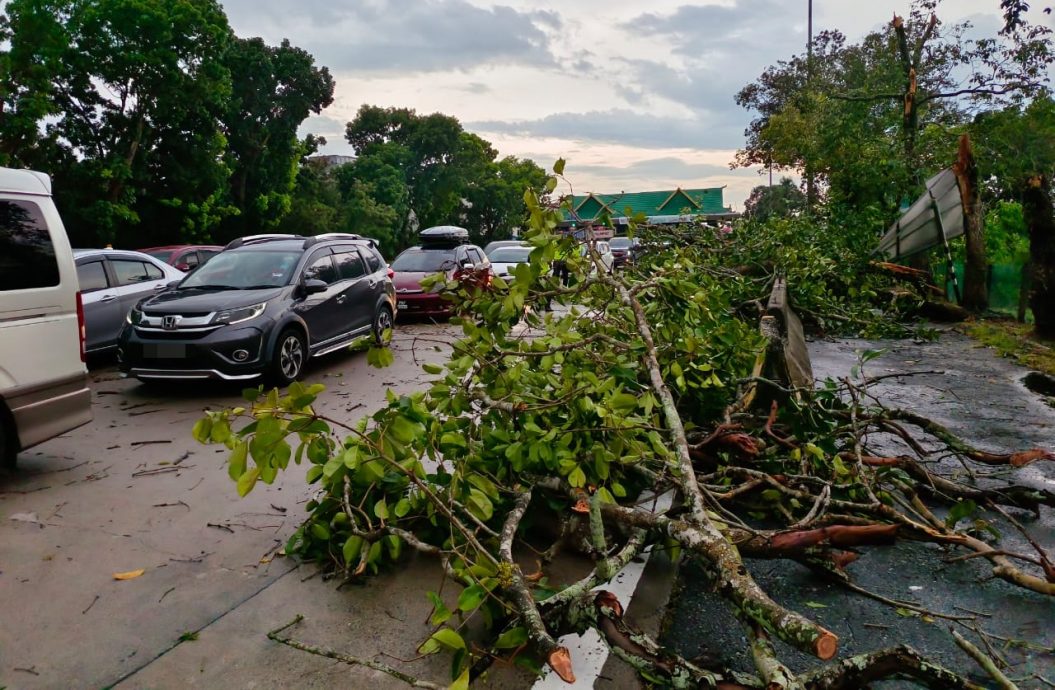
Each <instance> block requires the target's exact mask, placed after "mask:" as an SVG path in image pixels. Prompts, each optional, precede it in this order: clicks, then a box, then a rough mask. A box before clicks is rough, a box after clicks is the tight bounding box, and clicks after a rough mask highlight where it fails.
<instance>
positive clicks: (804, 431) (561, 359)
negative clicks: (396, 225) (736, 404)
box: [193, 162, 881, 684]
mask: <svg viewBox="0 0 1055 690" xmlns="http://www.w3.org/2000/svg"><path fill="white" fill-rule="evenodd" d="M557 167H559V168H562V167H563V165H562V162H558V166H557ZM549 188H550V185H545V186H544V187H543V188H542V192H543V193H542V195H541V196H540V195H539V193H538V192H534V193H532V192H531V191H528V192H527V193H525V194H524V195H523V201H524V203H525V205H526V209H527V215H528V217H529V221H528V224H529V230H528V232H527V233H526V241H527V242H528V243H529V244H530V246H531V247H533V249H532V252H531V255H530V261H529V262H528V263H526V264H522V265H519V266H518V267H517V268H516V270H515V272H514V273H513V274H512V275H510V276H508V277H506V278H495V279H494V281H493V282H491V283H484V282H479V281H474V280H452V281H448V282H443V283H442V284H440V283H437V284H438V286H439V287H440V288H441V289H442V290H443V291H444V292H445V293H446V295H447V297H448V298H450V299H451V300H452V301H453V303H454V304H455V307H456V312H457V314H458V315H457V316H455V317H454V318H452V321H451V322H452V324H453V325H455V326H456V327H457V328H459V329H460V330H461V335H460V337H459V339H458V340H457V342H455V343H453V345H452V347H451V354H450V356H449V357H448V359H447V360H446V361H445V362H443V363H442V365H431V364H430V365H426V366H425V367H424V369H425V372H426V373H427V374H428V377H427V378H426V380H425V381H424V382H423V384H422V389H421V390H419V391H417V392H414V393H411V394H404V395H398V394H395V393H393V392H391V391H389V392H388V394H387V403H386V404H385V405H384V406H383V407H382V408H381V409H379V410H376V411H375V412H373V413H372V414H370V415H369V416H367V417H364V418H362V419H360V420H359V421H358V422H356V423H354V424H351V423H348V424H346V423H345V422H344V421H340V420H332V419H327V418H324V417H323V416H321V415H320V414H318V413H317V411H316V410H315V409H314V407H313V404H314V401H315V397H316V395H318V393H319V392H320V390H321V386H304V385H301V384H298V383H294V384H293V385H291V386H290V387H289V389H288V391H287V392H286V393H285V394H284V395H283V394H281V393H280V392H279V391H277V390H272V391H269V392H266V393H265V392H264V391H263V390H262V389H249V390H247V391H245V396H244V397H245V399H246V406H244V407H239V408H234V409H227V410H216V411H210V412H208V413H207V414H206V416H205V417H204V418H202V419H201V420H199V421H198V423H197V424H196V425H195V427H194V430H193V433H194V436H195V438H196V439H198V440H199V441H201V442H203V443H217V444H223V445H224V446H226V447H227V449H228V451H229V455H228V473H229V475H230V477H231V479H232V480H233V481H234V482H235V483H236V487H237V490H238V492H239V494H241V495H245V494H247V493H248V492H250V491H252V490H253V487H254V486H255V485H256V484H257V483H258V482H261V481H262V482H265V483H270V482H272V481H274V479H275V477H276V476H277V473H278V472H279V471H281V470H284V469H287V468H288V467H289V464H290V461H291V460H292V462H293V463H294V464H298V465H300V464H303V465H305V466H306V478H307V481H308V483H309V484H314V485H316V486H317V492H316V493H315V494H314V498H313V499H312V500H311V501H309V502H308V504H307V506H306V508H307V511H308V518H307V520H306V521H305V522H304V523H303V524H302V525H301V526H300V527H299V528H298V529H297V531H296V532H295V533H294V534H293V535H292V537H291V538H290V539H289V542H288V543H287V546H286V552H287V553H288V554H291V555H295V556H297V557H300V558H303V559H305V560H314V561H318V562H320V563H322V564H323V565H324V566H325V567H331V568H334V569H337V570H339V571H340V572H342V573H343V574H344V575H345V576H348V577H352V576H358V575H363V574H367V573H380V572H382V571H384V570H385V569H387V568H390V567H392V566H393V565H394V564H396V563H398V562H399V560H400V558H401V557H402V555H403V553H404V551H406V550H407V549H408V548H414V549H418V550H421V551H425V552H427V553H431V554H434V555H439V556H440V558H441V560H442V562H443V564H444V567H445V569H446V571H447V573H448V575H449V576H450V577H451V579H452V580H453V581H454V582H456V583H457V584H458V585H459V587H460V589H458V590H457V594H456V595H454V594H451V595H450V597H454V598H453V600H452V599H451V598H450V597H448V600H447V601H446V602H445V601H444V600H443V599H441V598H440V597H439V596H438V595H437V594H435V593H429V594H428V595H427V596H428V599H429V601H430V602H431V604H432V607H433V608H432V615H431V617H430V622H431V624H432V626H434V628H435V630H434V631H433V633H432V634H431V635H430V636H429V637H428V638H427V639H425V640H424V641H423V643H422V644H421V646H420V650H419V651H420V653H421V654H432V653H436V652H440V651H446V652H448V653H450V654H451V655H452V658H453V663H452V678H453V679H456V684H457V683H460V682H462V681H463V679H467V676H466V672H467V669H468V668H469V665H470V663H471V662H472V654H471V653H470V651H469V650H470V649H471V648H472V647H471V645H469V644H468V643H467V641H466V637H465V635H466V634H467V632H466V629H465V628H464V627H463V626H462V625H461V623H460V622H461V621H465V620H468V619H469V618H472V617H476V619H477V620H478V621H482V623H483V626H484V627H485V628H486V629H488V630H489V631H491V634H492V637H493V640H491V642H490V643H489V645H490V647H492V648H493V649H496V650H519V648H520V647H522V646H524V645H526V644H528V641H529V640H528V637H529V636H528V633H527V630H526V628H525V627H524V625H523V621H522V620H520V619H519V618H518V616H517V615H516V608H515V605H514V603H513V602H514V598H513V594H512V589H511V584H512V582H513V570H512V566H511V565H510V564H509V563H507V562H504V560H503V557H502V556H501V555H500V552H499V548H498V547H499V539H498V538H497V535H499V534H500V533H501V532H502V530H503V527H504V525H505V523H506V520H507V518H508V517H509V515H510V512H511V510H512V508H513V506H514V505H515V502H516V496H517V494H518V493H519V492H520V491H522V489H523V487H526V486H538V485H539V484H540V483H542V482H545V481H553V482H557V483H558V484H559V485H560V486H563V487H567V489H568V490H570V491H574V490H579V491H583V492H585V493H592V494H593V495H594V496H596V497H597V501H598V505H599V504H600V503H609V502H610V503H616V502H622V503H624V504H627V503H629V502H632V501H634V500H635V499H637V498H638V497H639V496H640V493H641V491H642V490H643V489H644V488H645V487H646V486H649V485H650V484H651V483H652V482H653V480H654V478H655V477H657V476H670V475H671V474H672V473H677V471H678V465H677V462H676V460H675V456H674V453H673V452H672V451H671V449H670V447H669V446H670V432H669V428H668V420H669V416H668V415H667V412H668V410H667V409H665V408H664V404H663V402H662V401H661V400H660V399H659V398H658V396H657V394H656V393H655V389H654V387H653V385H652V379H651V372H650V368H649V366H650V363H651V362H652V361H655V364H656V365H657V366H658V370H659V372H660V375H661V376H662V378H663V380H664V381H665V382H666V385H667V386H668V387H669V389H670V392H671V394H672V396H673V404H674V406H675V407H676V411H675V414H677V415H679V416H680V418H681V420H682V421H683V423H684V425H685V426H686V427H687V428H689V429H706V428H711V427H713V425H714V424H715V420H717V419H721V418H722V416H723V414H724V411H725V410H726V409H727V408H728V407H729V406H730V404H731V403H733V401H734V400H736V399H738V398H739V392H738V391H739V390H740V388H741V386H742V384H743V383H744V382H745V380H746V379H747V378H748V377H749V376H750V375H751V372H752V368H753V365H754V363H755V360H756V358H757V356H758V354H759V353H760V352H761V350H762V348H763V345H764V341H763V338H762V337H761V336H760V335H759V333H758V326H757V314H755V315H750V314H749V315H748V318H741V317H740V316H739V315H738V314H737V313H736V307H738V306H740V305H742V304H744V303H745V302H749V301H751V300H758V299H764V298H765V295H766V293H767V291H768V284H769V276H768V275H766V276H764V277H762V278H761V279H757V278H752V277H748V276H745V275H742V274H740V273H735V272H732V271H730V270H729V268H728V267H729V266H731V265H736V262H745V263H749V264H753V265H761V264H767V263H770V262H777V263H778V264H779V265H781V266H782V267H784V268H785V269H786V270H787V271H788V275H789V279H790V280H791V281H792V285H796V284H799V287H797V288H795V289H796V290H797V291H796V293H795V295H794V298H795V299H796V300H798V301H799V302H797V303H796V306H797V307H799V306H800V303H801V305H804V306H805V307H806V308H807V309H814V310H816V311H815V312H813V314H814V316H815V318H817V319H818V320H819V319H820V318H822V314H824V315H825V316H824V317H823V318H828V317H827V316H826V315H827V314H828V313H829V310H836V311H837V312H838V315H839V317H840V319H842V320H836V321H835V323H837V324H843V323H844V322H845V324H846V325H847V327H848V328H850V329H854V328H860V329H862V330H863V329H865V328H866V326H868V325H869V324H873V326H872V327H873V328H874V327H875V326H874V324H876V323H878V322H880V321H881V319H878V318H876V316H875V314H872V313H871V312H869V311H868V310H869V309H870V303H869V298H870V295H868V294H866V291H867V290H870V289H876V290H878V289H879V285H878V283H872V282H870V280H871V279H870V278H867V277H865V278H862V276H861V275H859V274H857V273H855V272H859V271H860V269H861V266H862V260H861V259H860V258H856V259H855V258H854V256H855V255H854V253H853V249H854V247H856V246H857V244H859V243H863V242H864V241H865V240H864V238H863V237H858V236H857V235H855V234H853V233H848V232H844V233H843V236H842V239H841V240H840V241H836V242H833V241H831V235H832V232H833V228H834V225H833V224H831V223H816V222H807V221H805V220H801V219H790V220H788V219H783V220H774V221H771V222H770V223H768V224H746V225H744V226H743V227H741V228H738V229H737V231H736V233H734V236H733V237H732V239H731V240H727V239H719V238H718V237H716V236H715V235H714V234H713V233H706V232H701V231H700V230H699V229H693V228H683V229H680V230H679V231H678V233H680V234H678V235H677V237H675V238H673V239H676V240H677V241H676V242H675V243H673V244H671V245H670V246H663V245H660V244H658V241H659V240H660V238H658V237H651V238H650V237H648V236H647V233H645V236H646V244H647V245H648V246H650V247H652V250H651V251H650V252H649V253H647V254H646V255H645V258H644V259H643V260H642V262H640V263H639V264H638V266H637V267H635V268H634V269H633V270H632V271H630V272H627V273H625V274H622V275H623V276H625V279H626V280H627V281H628V282H627V283H626V284H622V283H620V282H618V281H616V280H615V279H613V278H610V277H608V276H607V275H606V274H598V273H597V272H596V271H595V270H594V268H595V267H594V266H593V264H592V261H593V258H592V257H591V256H589V255H587V256H582V255H580V252H579V251H578V250H577V246H576V242H575V240H574V239H572V238H570V237H566V236H561V235H558V234H555V232H554V229H555V228H556V227H557V223H558V222H559V220H560V218H561V216H560V213H559V211H558V210H557V209H555V208H553V207H551V206H550V205H548V204H547V203H546V194H545V190H546V189H549ZM556 256H564V257H566V261H567V263H568V267H569V270H570V272H571V278H570V287H567V288H565V287H563V285H562V284H561V282H560V281H559V280H558V279H557V278H556V277H555V276H553V275H552V274H551V263H552V261H553V259H554V257H556ZM857 256H859V255H857ZM621 279H622V278H621ZM436 280H437V281H440V280H441V278H437V279H436ZM627 285H629V286H632V287H631V288H628V287H626V286H627ZM851 287H852V288H854V289H855V290H857V291H858V292H857V293H856V295H857V297H856V299H855V298H853V297H851V296H850V294H849V289H850V288H851ZM624 289H633V290H634V292H635V295H636V297H637V299H638V300H639V301H640V307H641V309H642V310H643V313H644V317H645V320H646V321H647V323H648V324H649V328H650V330H649V331H648V332H647V337H646V333H643V332H642V330H641V329H640V328H639V323H638V318H637V313H635V311H634V309H633V308H632V306H631V305H630V304H628V303H627V302H626V301H625V300H624V299H623V297H622V295H623V294H624V293H623V292H621V291H622V290H624ZM550 302H553V303H555V304H559V305H563V307H562V308H561V309H560V310H558V311H548V310H547V309H546V305H547V304H548V303H550ZM650 343H651V344H652V345H653V346H654V347H650ZM382 353H385V354H387V357H385V358H383V357H382ZM871 356H873V355H871V354H866V355H865V356H864V357H865V358H868V357H871ZM653 357H654V360H653V359H652V358H653ZM368 358H370V363H371V364H374V365H378V366H383V365H385V364H388V363H391V361H392V360H391V351H390V350H387V349H378V350H372V351H371V353H370V354H369V355H368ZM821 396H822V399H823V405H821V406H818V407H817V408H816V410H820V411H822V412H823V413H817V412H816V410H814V408H810V407H809V406H807V405H806V404H802V405H801V406H793V407H792V408H790V409H789V410H788V411H787V413H786V415H785V417H782V423H784V424H785V425H786V426H788V427H790V428H791V430H792V431H793V432H794V433H795V434H796V437H797V438H799V439H802V440H803V444H802V449H801V450H800V448H795V449H794V451H793V452H791V453H787V452H786V451H785V450H784V449H783V448H782V447H781V446H779V445H773V446H768V447H766V448H765V452H764V454H763V455H761V456H760V457H759V458H758V463H759V464H758V466H759V467H760V468H763V469H764V468H766V467H767V466H770V465H772V466H774V467H782V466H783V465H782V464H781V463H783V462H785V461H787V462H790V463H793V464H794V467H795V468H796V471H798V470H799V468H802V467H806V468H808V469H809V470H810V471H811V472H812V473H813V474H815V475H816V476H818V477H823V478H825V479H830V480H831V481H832V482H833V485H834V487H835V488H834V491H835V492H836V493H835V495H837V496H846V497H850V498H858V499H863V498H865V497H866V493H865V490H864V489H863V488H862V487H861V485H860V478H859V476H858V473H857V470H856V468H854V467H849V466H848V465H847V463H844V461H843V460H842V459H841V458H840V457H839V450H840V449H839V447H838V446H837V444H836V442H835V440H834V439H833V429H834V428H835V427H836V424H837V423H836V421H835V420H834V418H833V417H832V416H830V415H831V411H832V410H836V409H845V402H844V400H843V399H842V398H841V397H840V396H839V394H838V393H837V392H836V391H835V390H834V388H833V389H830V390H827V391H822V393H821ZM826 415H827V416H826ZM784 502H785V498H784V497H783V496H782V494H781V493H780V492H778V491H769V492H764V493H762V494H761V497H760V503H759V505H758V510H757V513H758V515H759V516H760V517H761V518H765V517H766V516H767V515H769V514H779V513H778V511H780V510H781V509H784V508H785V506H784ZM567 509H568V508H567V506H566V505H564V504H563V502H560V501H554V500H553V499H544V498H539V500H537V501H536V502H535V503H533V504H532V505H531V507H530V510H529V514H530V518H529V519H527V520H525V523H524V524H523V525H521V527H522V529H526V528H527V527H526V525H527V523H528V522H536V523H537V522H540V521H544V520H546V519H548V518H550V517H552V516H553V512H554V511H564V510H567ZM531 587H532V590H533V591H532V594H533V596H534V597H535V598H536V600H539V601H541V600H543V599H546V598H547V597H550V596H552V595H554V591H553V590H552V589H550V588H549V587H548V586H547V585H546V583H545V581H544V580H543V581H540V582H538V583H535V584H533V585H531ZM466 682H467V681H466Z"/></svg>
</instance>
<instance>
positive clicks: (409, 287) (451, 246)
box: [392, 225, 491, 316]
mask: <svg viewBox="0 0 1055 690" xmlns="http://www.w3.org/2000/svg"><path fill="white" fill-rule="evenodd" d="M392 270H393V271H395V283H396V298H397V299H398V305H399V309H400V311H402V312H403V313H405V314H416V315H419V316H450V314H451V303H450V302H448V301H447V300H445V299H444V298H443V297H442V296H441V295H440V294H439V293H438V290H436V289H432V290H426V289H425V288H423V287H422V286H421V281H422V280H424V279H425V278H427V277H429V276H433V275H436V274H437V273H444V274H446V276H447V279H448V280H456V279H458V278H459V277H461V276H462V275H464V274H466V273H467V272H470V271H471V272H474V273H476V274H484V275H485V276H489V275H491V262H490V261H489V260H488V258H487V255H486V254H485V253H484V251H483V250H482V249H480V248H479V247H477V246H476V245H473V244H469V232H468V231H467V230H466V229H465V228H459V227H456V226H453V225H441V226H437V227H434V228H427V229H425V230H422V231H421V245H420V246H417V247H411V248H410V249H407V250H406V251H404V252H403V253H402V254H400V255H399V256H397V257H396V259H395V261H393V262H392Z"/></svg>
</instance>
